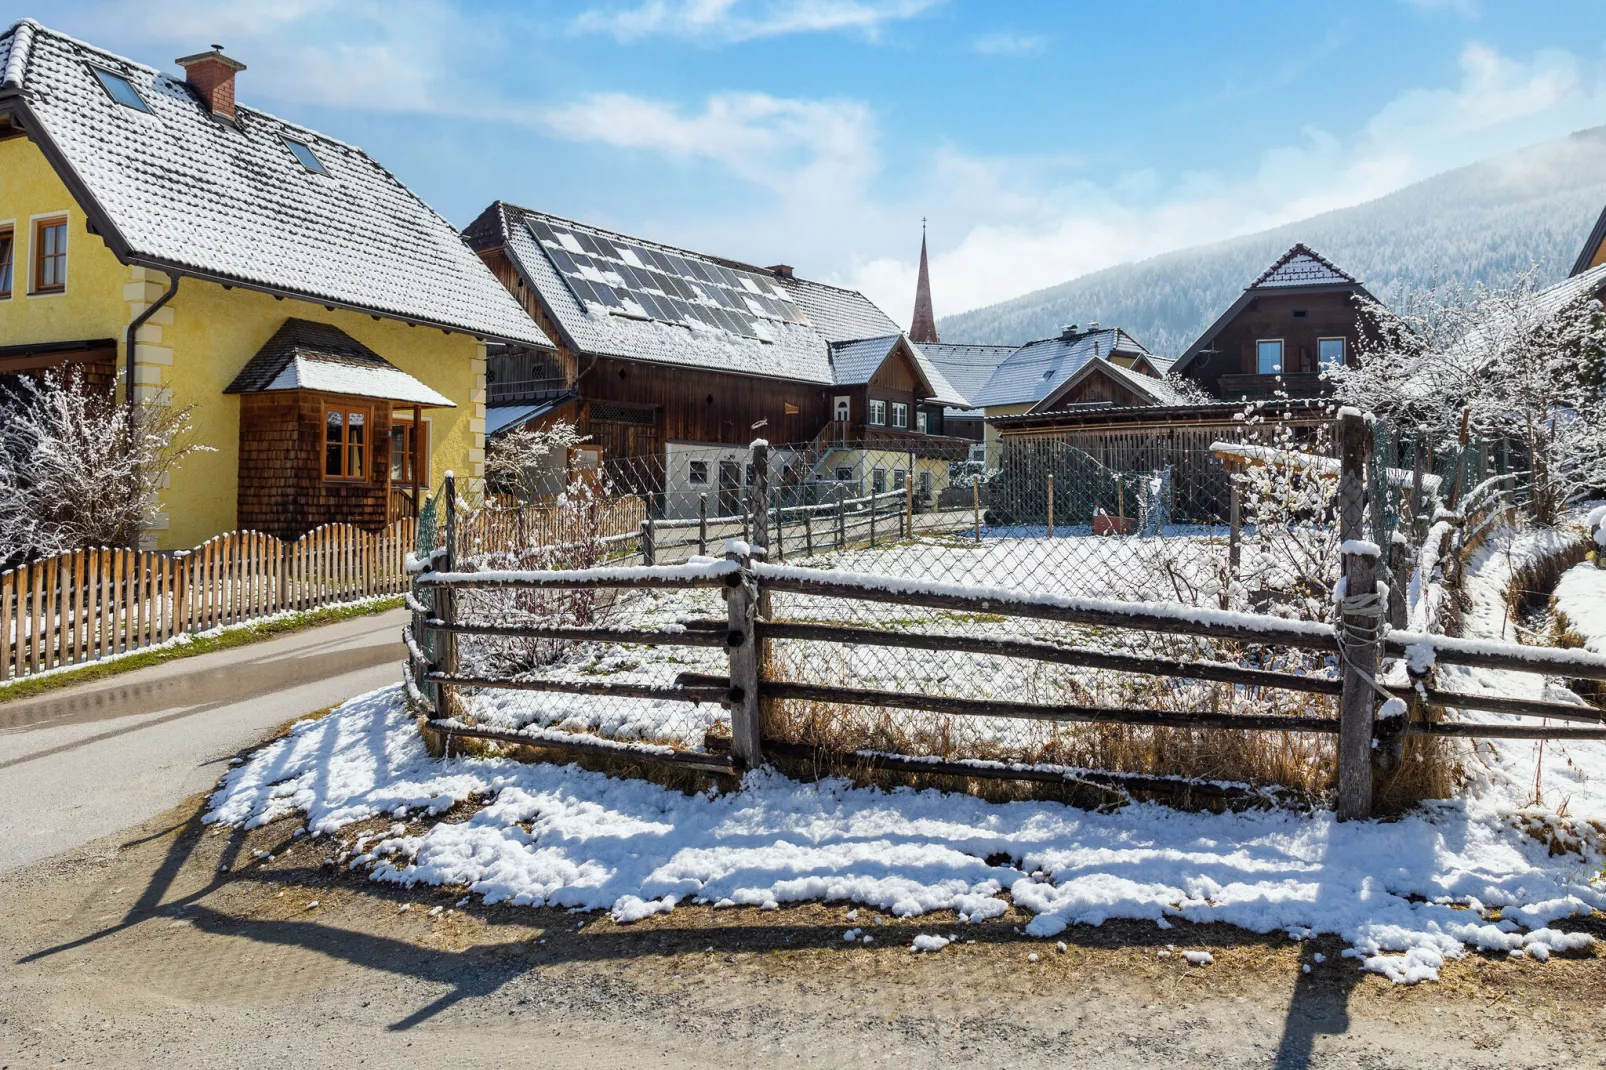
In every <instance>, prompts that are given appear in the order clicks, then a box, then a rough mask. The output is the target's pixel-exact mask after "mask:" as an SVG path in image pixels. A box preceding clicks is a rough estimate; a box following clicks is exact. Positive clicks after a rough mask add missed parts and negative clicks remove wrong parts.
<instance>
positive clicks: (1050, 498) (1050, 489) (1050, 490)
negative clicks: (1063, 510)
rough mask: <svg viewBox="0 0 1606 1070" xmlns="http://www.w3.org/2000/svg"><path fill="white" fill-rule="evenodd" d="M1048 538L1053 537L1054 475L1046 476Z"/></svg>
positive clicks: (1051, 473)
mask: <svg viewBox="0 0 1606 1070" xmlns="http://www.w3.org/2000/svg"><path fill="white" fill-rule="evenodd" d="M1048 537H1049V538H1051V539H1052V538H1053V537H1054V473H1053V472H1050V473H1049V474H1048Z"/></svg>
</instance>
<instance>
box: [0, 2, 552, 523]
mask: <svg viewBox="0 0 1606 1070" xmlns="http://www.w3.org/2000/svg"><path fill="white" fill-rule="evenodd" d="M177 62H178V63H179V65H181V66H182V67H183V68H184V71H185V74H184V75H183V76H173V75H169V74H165V73H163V72H161V71H159V70H156V69H154V68H152V67H147V66H144V65H142V64H138V63H135V62H133V61H131V60H128V59H124V58H122V57H120V56H116V55H113V54H111V53H109V52H104V51H102V50H100V49H97V48H94V47H92V46H89V45H86V44H83V43H81V42H78V41H75V40H73V39H71V38H68V37H65V36H63V35H61V34H57V33H55V32H53V31H51V30H48V29H46V28H44V27H42V26H40V25H39V24H37V23H35V22H33V21H31V20H23V21H22V22H19V23H17V24H16V25H15V26H13V27H11V29H10V30H8V31H7V32H6V33H5V34H4V35H3V36H0V375H4V374H19V373H20V374H28V373H38V372H39V371H41V370H42V369H47V368H53V367H61V366H64V365H74V366H76V367H78V368H79V369H80V370H81V372H82V374H83V375H84V377H85V378H86V379H87V380H89V381H90V382H94V383H101V384H104V385H105V387H106V388H107V389H115V390H116V392H117V396H118V397H119V398H120V399H127V398H129V397H132V398H133V399H134V400H136V401H139V402H145V403H154V404H158V405H175V406H188V407H190V408H191V412H192V415H193V419H194V424H195V428H196V432H197V434H196V440H197V441H198V442H199V443H201V444H203V445H206V446H209V447H211V448H212V449H213V451H214V452H206V453H199V454H195V455H192V456H191V457H189V458H187V459H186V460H185V461H184V463H183V466H182V467H181V468H180V469H179V470H178V471H177V472H175V473H174V475H173V477H172V480H171V486H170V487H168V488H166V489H165V490H163V491H162V492H161V493H160V494H159V495H158V500H157V501H155V502H153V503H152V511H151V514H150V516H149V520H148V522H147V525H146V531H145V532H144V533H143V534H142V536H141V541H142V543H143V544H144V545H145V546H146V547H150V548H160V549H172V548H182V547H188V546H193V545H195V544H197V543H199V542H201V541H202V540H204V539H206V538H208V537H210V536H212V535H215V534H217V533H219V532H223V531H228V530H231V529H235V528H249V529H254V530H259V531H267V532H271V533H273V534H277V535H281V536H294V535H297V534H299V533H301V532H303V531H306V530H307V529H309V528H311V527H313V526H316V525H317V524H321V523H327V522H333V521H346V522H351V523H356V524H359V525H362V526H364V527H370V528H373V527H378V526H381V525H383V524H384V523H386V522H387V521H388V520H390V519H394V518H396V517H398V516H401V515H410V513H411V512H412V510H413V509H414V508H415V502H416V501H417V499H418V497H419V495H418V487H420V486H431V485H435V484H436V483H438V481H439V480H440V479H441V477H442V475H443V474H444V473H445V472H446V471H448V470H455V471H456V473H457V474H458V476H459V477H460V478H463V479H467V480H470V481H473V480H478V479H480V478H481V477H483V474H484V444H485V351H486V344H487V343H500V344H502V345H506V346H511V347H516V348H522V349H526V350H541V351H550V350H551V349H552V347H551V344H550V343H549V342H547V340H546V338H545V336H544V335H543V334H542V333H541V331H540V329H539V328H538V327H537V326H536V324H535V323H534V322H533V321H532V320H531V319H530V317H529V316H528V315H527V314H526V313H525V312H524V310H523V309H522V307H521V306H520V305H519V304H518V303H517V302H516V301H515V300H514V299H513V298H512V297H511V296H510V295H509V294H508V293H507V291H506V290H505V289H504V288H503V287H502V285H501V284H500V283H499V282H498V281H497V280H496V278H495V277H494V276H493V275H492V274H491V272H490V271H489V270H488V269H487V268H486V267H485V266H484V264H482V263H481V262H480V260H479V258H478V257H477V256H475V255H474V254H473V253H472V252H470V251H469V250H468V248H467V247H466V246H465V245H464V244H463V242H462V240H461V239H460V237H459V236H458V234H457V232H456V230H455V229H454V228H453V227H452V226H451V224H449V223H447V222H446V221H445V220H444V219H442V218H441V217H440V216H438V215H436V214H435V213H434V212H433V211H432V210H431V209H430V208H429V206H428V205H426V204H424V203H423V202H422V201H421V200H420V199H419V198H418V197H417V196H415V195H414V194H413V193H412V192H411V191H409V190H408V189H407V188H406V187H405V186H403V185H402V184H401V182H399V181H398V180H397V179H396V178H395V176H393V175H391V174H390V173H389V172H387V171H386V170H385V169H384V168H383V167H381V166H380V164H379V163H378V162H377V161H375V160H373V159H372V158H370V157H369V156H368V155H366V154H365V153H363V152H362V151H361V150H360V149H357V148H354V147H352V146H350V145H347V144H344V143H342V142H340V141H336V140H334V139H332V138H328V137H325V136H323V135H321V134H318V133H317V132H315V131H312V130H309V129H306V128H305V127H301V126H296V125H294V124H291V123H287V122H284V121H283V120H280V119H276V118H274V117H273V116H271V115H267V114H265V113H263V112H260V111H256V110H254V109H251V108H247V107H244V106H238V105H236V104H235V100H234V87H235V77H236V75H237V74H238V72H240V71H241V70H243V69H244V67H243V65H242V64H240V63H238V62H236V61H234V60H232V59H230V58H228V57H227V56H224V55H222V54H221V53H220V52H217V51H215V50H214V51H209V52H203V53H201V54H199V55H195V56H188V57H185V58H183V59H181V60H179V61H177Z"/></svg>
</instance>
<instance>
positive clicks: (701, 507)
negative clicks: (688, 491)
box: [697, 491, 708, 557]
mask: <svg viewBox="0 0 1606 1070" xmlns="http://www.w3.org/2000/svg"><path fill="white" fill-rule="evenodd" d="M697 556H698V557H707V556H708V492H707V491H704V492H703V493H701V494H699V495H697Z"/></svg>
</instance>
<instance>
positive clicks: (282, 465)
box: [238, 390, 391, 539]
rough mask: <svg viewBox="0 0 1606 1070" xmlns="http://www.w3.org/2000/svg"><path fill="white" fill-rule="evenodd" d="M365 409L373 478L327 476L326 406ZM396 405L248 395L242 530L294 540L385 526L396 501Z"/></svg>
mask: <svg viewBox="0 0 1606 1070" xmlns="http://www.w3.org/2000/svg"><path fill="white" fill-rule="evenodd" d="M326 403H327V404H331V405H342V404H349V405H350V406H351V407H353V408H357V409H365V410H367V411H368V412H369V413H370V414H371V415H370V421H369V424H368V457H367V458H366V465H365V467H366V468H367V470H368V479H366V480H364V481H362V482H356V481H348V480H338V481H337V480H326V479H325V478H324V475H323V434H324V427H323V416H324V407H325V404H326ZM390 423H391V420H390V405H389V403H388V402H384V401H376V400H374V399H372V398H340V397H337V396H334V395H328V394H317V393H313V392H311V391H301V390H297V391H282V392H268V393H259V394H242V395H240V482H239V487H240V489H239V505H238V508H239V524H240V526H241V527H242V528H250V529H253V530H256V531H263V532H267V533H269V534H271V535H275V536H277V537H279V538H282V539H293V538H296V537H298V536H300V535H301V534H302V533H304V532H307V531H310V530H311V529H313V528H315V527H318V526H319V525H321V524H330V523H347V524H352V525H354V526H356V527H358V528H361V529H363V530H367V531H377V530H378V529H380V528H381V527H383V526H384V525H385V520H386V510H387V507H388V504H389V497H390V478H389V477H390Z"/></svg>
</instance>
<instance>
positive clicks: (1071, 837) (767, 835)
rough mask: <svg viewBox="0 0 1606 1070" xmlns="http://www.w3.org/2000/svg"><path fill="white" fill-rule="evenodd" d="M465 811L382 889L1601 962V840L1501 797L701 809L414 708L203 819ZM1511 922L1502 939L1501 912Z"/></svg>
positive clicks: (847, 795) (930, 795)
mask: <svg viewBox="0 0 1606 1070" xmlns="http://www.w3.org/2000/svg"><path fill="white" fill-rule="evenodd" d="M471 796H474V797H476V798H477V799H484V800H486V802H485V805H484V806H483V807H482V808H481V809H479V810H478V811H477V812H475V813H474V814H472V815H471V816H469V817H467V818H466V819H464V820H462V821H456V822H452V823H436V824H432V825H425V826H424V827H422V828H418V827H417V826H413V827H414V828H415V831H412V832H409V831H407V828H406V827H401V828H397V827H395V826H393V827H392V828H391V829H390V831H389V832H387V833H383V834H380V835H379V836H377V837H375V838H374V839H373V840H372V841H370V842H367V843H365V844H364V845H363V846H362V848H361V850H362V851H363V853H364V855H365V856H366V861H365V862H364V863H363V864H364V865H367V866H368V867H369V872H370V875H371V876H372V878H373V879H375V880H379V881H387V882H392V883H397V884H403V885H414V884H420V883H422V884H435V885H445V884H451V885H457V884H462V885H465V886H467V887H468V888H469V889H470V890H471V891H473V892H474V893H475V894H477V895H480V896H482V897H483V898H484V899H485V901H486V902H487V903H498V902H511V903H515V904H531V905H548V906H559V907H569V908H574V909H582V910H608V911H610V912H612V913H613V915H614V916H615V917H616V918H618V919H619V920H621V921H625V920H639V919H640V918H644V917H647V916H650V915H651V914H654V913H662V912H666V911H671V910H674V909H676V907H677V906H678V905H679V904H681V903H685V902H688V901H689V902H694V903H724V904H727V905H733V906H736V905H747V906H758V907H771V908H773V906H774V905H777V904H781V903H795V902H802V901H819V900H839V901H848V902H851V903H854V904H862V905H868V906H874V907H878V908H880V909H883V910H886V911H888V912H890V913H892V914H894V915H898V916H903V917H912V916H921V915H925V914H929V913H932V912H935V911H954V912H955V913H957V914H967V915H969V916H970V917H972V918H986V917H991V916H996V915H997V914H999V913H1002V912H1003V910H1004V909H1005V905H1006V904H1005V901H1004V900H1003V899H1002V898H1000V893H1001V892H1004V891H1008V892H1009V893H1010V896H1011V898H1012V899H1013V901H1014V903H1015V904H1016V906H1017V907H1018V908H1021V909H1024V910H1027V911H1029V912H1031V913H1032V914H1033V915H1034V917H1033V918H1032V919H1031V921H1030V922H1029V923H1028V925H1027V926H1026V931H1027V932H1028V933H1030V934H1032V935H1035V936H1053V935H1055V934H1057V933H1059V932H1062V931H1063V930H1064V929H1066V928H1067V927H1068V926H1070V925H1074V924H1086V925H1099V924H1102V923H1103V922H1104V921H1105V920H1107V919H1110V918H1138V919H1147V920H1150V921H1154V922H1156V923H1158V922H1159V921H1161V920H1163V919H1164V918H1165V917H1166V916H1167V915H1170V916H1173V917H1181V918H1184V919H1186V920H1189V921H1194V922H1226V923H1230V924H1234V925H1237V926H1240V927H1242V928H1244V929H1247V930H1250V931H1253V932H1259V933H1267V932H1280V931H1287V930H1302V931H1306V930H1308V931H1309V932H1311V933H1313V934H1317V933H1331V934H1337V935H1338V936H1340V937H1341V938H1342V939H1344V940H1346V941H1348V942H1349V944H1350V945H1351V950H1350V951H1349V952H1347V954H1350V955H1351V956H1352V957H1358V958H1360V959H1361V961H1362V963H1363V965H1364V966H1365V967H1366V968H1367V969H1370V970H1373V971H1375V972H1378V973H1381V974H1384V975H1385V976H1388V977H1390V978H1391V979H1394V980H1397V981H1415V980H1424V979H1428V978H1429V977H1431V976H1436V971H1437V969H1438V967H1439V966H1440V965H1442V964H1443V962H1444V961H1445V960H1446V959H1448V958H1455V957H1458V956H1461V955H1464V954H1466V953H1467V952H1468V951H1469V950H1470V949H1473V948H1478V949H1485V950H1493V951H1505V952H1516V953H1525V952H1526V949H1528V948H1530V947H1543V948H1545V949H1546V952H1548V951H1551V950H1576V949H1578V948H1580V947H1584V946H1588V943H1589V940H1590V938H1589V937H1588V936H1587V935H1584V934H1568V933H1563V932H1561V931H1558V930H1553V929H1550V928H1549V927H1548V925H1549V923H1550V922H1551V921H1553V920H1555V919H1559V918H1562V917H1566V916H1568V915H1570V914H1575V913H1580V912H1583V911H1587V910H1590V909H1598V908H1600V907H1602V906H1606V889H1603V888H1602V887H1601V886H1600V885H1599V884H1598V883H1597V881H1596V878H1597V877H1598V875H1599V873H1600V872H1601V867H1602V864H1603V863H1606V853H1603V852H1602V851H1601V850H1600V849H1599V848H1598V846H1597V845H1596V843H1595V841H1594V840H1593V839H1583V840H1581V841H1580V845H1579V848H1578V851H1577V852H1576V853H1564V854H1559V855H1557V856H1555V857H1551V856H1550V853H1549V847H1548V842H1546V841H1544V840H1542V839H1540V838H1536V837H1535V836H1533V835H1530V834H1529V832H1528V831H1527V827H1528V826H1527V825H1526V824H1525V823H1524V821H1522V820H1520V817H1521V815H1519V814H1517V813H1516V812H1515V811H1514V810H1513V809H1512V808H1511V807H1510V806H1507V805H1504V804H1503V803H1502V802H1501V801H1500V800H1499V799H1498V798H1496V797H1490V798H1482V799H1473V800H1469V801H1466V802H1454V803H1438V804H1432V805H1427V806H1424V807H1422V808H1420V809H1419V810H1417V811H1416V812H1414V813H1412V814H1409V815H1407V816H1406V817H1404V818H1403V819H1401V820H1398V821H1392V822H1387V823H1374V822H1349V823H1344V824H1340V823H1338V822H1337V821H1336V820H1334V818H1333V816H1332V815H1331V814H1327V813H1315V814H1294V813H1289V812H1281V811H1271V812H1254V813H1242V814H1230V813H1229V814H1209V813H1182V812H1179V811H1174V810H1170V809H1167V808H1165V807H1161V806H1157V805H1152V804H1138V805H1132V806H1128V807H1125V808H1123V809H1121V810H1119V811H1117V812H1114V813H1093V812H1087V811H1082V810H1077V809H1073V808H1071V807H1067V806H1064V805H1060V804H1057V803H1048V802H1015V803H1004V804H996V803H987V802H983V801H981V800H979V799H976V798H973V797H971V796H966V795H956V794H944V793H941V792H937V791H921V792H916V791H912V790H909V789H900V790H896V791H881V790H876V789H868V788H854V787H851V786H850V785H848V784H847V783H845V782H842V781H829V780H828V781H823V782H820V783H815V784H805V783H798V782H795V781H792V780H788V779H786V778H784V777H781V776H779V775H776V774H773V773H763V772H758V773H751V774H749V775H748V776H747V778H746V779H745V780H744V781H743V783H742V786H741V788H740V790H738V791H734V792H731V793H728V794H723V795H695V796H687V795H684V794H681V793H679V792H675V791H670V790H667V789H665V788H662V787H659V786H657V785H655V784H651V783H647V782H645V781H640V780H620V779H612V778H609V777H607V776H604V775H602V774H599V773H591V772H587V771H584V770H581V769H579V768H578V767H576V766H572V765H571V766H555V765H548V764H521V763H518V762H515V761H512V760H510V759H483V758H462V757H458V758H452V759H433V758H431V757H429V755H428V754H427V753H426V752H425V750H424V746H423V743H422V741H421V739H420V738H419V734H418V731H417V729H416V726H415V723H414V720H413V718H412V717H411V716H410V715H409V714H407V713H406V712H405V711H404V710H403V709H402V704H401V694H400V689H399V688H387V689H384V690H381V691H376V692H372V693H370V694H368V695H363V696H361V697H359V698H356V699H353V700H351V701H350V702H348V703H346V704H345V705H344V706H342V707H340V708H339V709H337V710H336V711H334V712H333V713H331V714H329V715H328V716H326V717H324V718H321V719H319V720H316V721H304V722H301V723H300V724H298V725H296V726H295V727H294V728H293V729H292V730H291V732H290V733H289V734H288V735H287V736H285V737H284V738H282V739H279V740H276V741H274V742H273V743H270V744H268V745H267V746H265V747H263V748H262V749H261V750H260V751H258V752H257V753H256V754H255V755H254V756H253V757H252V758H251V760H250V761H249V762H247V763H246V764H244V765H241V766H238V767H236V768H234V769H232V770H230V771H229V772H228V773H227V774H226V776H225V778H224V780H223V783H222V785H221V786H220V788H219V789H218V791H217V793H216V794H215V795H214V797H213V799H212V808H211V810H210V812H209V813H208V815H207V821H209V822H222V823H226V824H230V825H238V826H243V827H250V826H254V825H258V824H261V823H263V822H266V821H271V820H274V819H275V818H279V817H283V816H287V815H290V814H293V813H303V814H305V815H306V818H307V823H308V826H309V827H310V829H311V830H312V831H313V832H316V833H333V832H337V831H338V830H340V829H341V828H342V827H344V826H346V825H348V824H350V823H352V822H354V821H359V820H362V819H365V818H371V817H376V816H381V815H389V814H392V813H394V812H395V811H396V809H397V808H398V807H405V808H406V810H407V812H409V813H418V812H424V813H433V814H441V813H444V812H445V811H446V810H448V809H450V808H451V806H452V805H453V804H454V803H457V802H461V801H464V800H467V799H468V798H470V797H471ZM989 857H994V858H997V857H1002V858H1009V859H1019V860H1020V868H1019V869H1016V868H1014V866H1013V865H1008V866H993V865H988V863H987V861H986V859H988V858H989ZM1034 872H1035V873H1038V874H1040V875H1039V876H1037V877H1033V876H1029V875H1028V874H1032V873H1034ZM1495 908H1498V909H1500V910H1501V911H1502V914H1503V916H1502V920H1500V921H1498V922H1492V921H1490V920H1488V918H1487V916H1486V915H1487V913H1488V911H1489V910H1491V909H1495ZM1524 929H1527V930H1529V931H1524ZM934 939H935V938H934Z"/></svg>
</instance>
